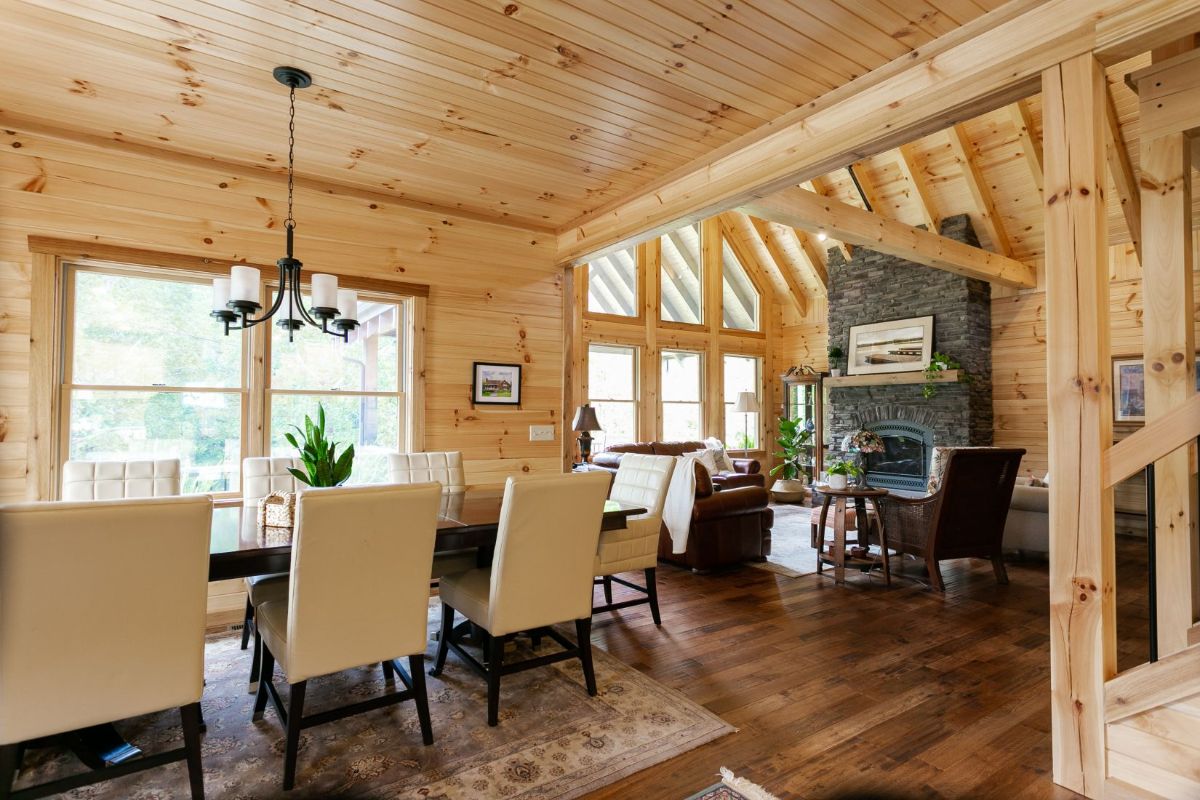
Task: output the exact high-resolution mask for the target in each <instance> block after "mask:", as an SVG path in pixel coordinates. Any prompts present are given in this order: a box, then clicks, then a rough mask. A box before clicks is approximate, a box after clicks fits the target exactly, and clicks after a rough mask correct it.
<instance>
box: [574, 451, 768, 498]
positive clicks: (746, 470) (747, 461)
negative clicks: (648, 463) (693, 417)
mask: <svg viewBox="0 0 1200 800" xmlns="http://www.w3.org/2000/svg"><path fill="white" fill-rule="evenodd" d="M703 449H704V442H631V443H629V444H614V445H612V446H611V447H609V448H607V449H606V450H604V452H602V453H597V454H596V455H594V456H593V457H592V464H593V466H597V467H603V468H604V469H607V470H609V471H610V472H616V471H617V467H618V466H620V464H621V456H622V455H624V454H625V453H644V454H646V455H652V456H681V455H683V454H684V453H694V452H695V451H697V450H703ZM729 460H730V461H732V462H733V472H729V471H725V472H718V473H717V474H716V475H713V476H712V483H713V485H715V486H718V487H720V489H719V491H723V490H725V489H737V488H740V487H742V486H758V487H762V488H765V487H766V485H767V478H766V476H765V475H763V474H762V464H760V463H759V462H758V461H756V460H755V459H753V458H733V457H732V456H730V459H729Z"/></svg>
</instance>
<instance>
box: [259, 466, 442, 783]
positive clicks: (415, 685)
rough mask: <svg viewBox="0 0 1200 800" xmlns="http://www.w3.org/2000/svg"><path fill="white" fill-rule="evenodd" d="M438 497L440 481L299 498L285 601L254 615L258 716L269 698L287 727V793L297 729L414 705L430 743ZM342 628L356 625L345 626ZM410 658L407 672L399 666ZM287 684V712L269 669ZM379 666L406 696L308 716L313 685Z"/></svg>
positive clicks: (331, 491)
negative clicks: (428, 666) (429, 655)
mask: <svg viewBox="0 0 1200 800" xmlns="http://www.w3.org/2000/svg"><path fill="white" fill-rule="evenodd" d="M440 502H441V491H440V489H439V488H438V485H437V484H436V483H426V484H415V485H411V486H395V485H376V486H359V487H354V488H334V489H309V490H307V491H305V492H304V494H302V495H300V499H299V501H298V505H297V511H296V532H295V536H294V537H293V540H292V580H291V585H290V588H289V590H288V593H287V597H285V598H284V599H282V600H268V601H267V602H265V603H263V604H261V605H259V606H258V608H257V609H256V616H257V620H258V624H257V626H256V629H255V636H256V637H257V638H261V640H262V671H261V673H260V674H261V679H260V681H259V685H258V696H257V697H256V698H255V701H254V718H255V719H260V718H261V717H262V714H263V711H264V710H265V709H266V706H267V700H268V698H269V699H270V700H271V701H272V702H273V703H274V705H275V709H276V711H277V712H278V713H279V717H280V719H281V720H283V721H284V724H285V726H286V728H287V735H286V737H285V740H286V746H285V748H284V762H283V788H284V789H285V790H286V789H291V788H292V786H293V785H294V784H295V780H296V751H297V748H298V746H299V742H300V731H301V730H302V729H303V728H307V727H311V726H313V725H318V724H321V723H322V722H328V721H332V720H334V719H340V718H342V717H345V716H348V715H350V714H357V713H360V712H363V711H370V710H372V709H376V708H380V707H382V706H384V705H389V704H392V703H398V702H400V701H402V700H414V701H415V704H416V707H417V718H418V720H419V721H420V725H421V738H422V740H423V741H424V742H425V744H432V743H433V729H432V727H431V725H430V722H429V703H428V700H427V697H426V694H425V673H424V663H425V645H426V640H427V636H428V618H429V583H428V575H429V562H430V561H431V560H432V559H433V543H434V537H435V536H436V535H437V519H438V507H439V505H440ZM347 620H353V622H352V623H349V624H348V623H347ZM401 656H408V665H409V670H410V671H411V673H410V672H409V671H405V669H404V668H403V667H402V666H401V665H400V663H399V661H397V660H396V659H398V658H399V657H401ZM276 662H278V663H279V665H280V666H281V667H283V671H284V673H285V674H286V675H287V681H288V684H289V686H290V693H289V697H288V705H287V709H286V710H285V709H284V706H283V701H282V699H281V698H280V696H279V691H278V689H276V687H275V684H274V683H273V682H272V680H271V679H272V676H273V674H274V670H275V663H276ZM376 662H383V665H384V676H385V678H386V679H387V682H388V683H391V681H392V678H393V676H394V675H399V676H400V679H401V681H402V682H403V683H404V685H405V687H406V688H405V690H404V691H401V692H392V693H391V694H387V695H384V696H383V697H375V698H371V699H368V700H363V701H361V702H358V703H354V704H352V705H349V706H346V707H344V708H341V709H336V710H330V711H322V712H321V713H319V714H316V715H313V716H311V717H307V718H306V717H304V716H303V714H304V695H305V687H306V686H307V682H308V680H309V678H315V677H318V676H320V675H330V674H332V673H335V672H340V671H342V670H344V669H349V668H351V667H357V666H361V665H364V664H372V663H376Z"/></svg>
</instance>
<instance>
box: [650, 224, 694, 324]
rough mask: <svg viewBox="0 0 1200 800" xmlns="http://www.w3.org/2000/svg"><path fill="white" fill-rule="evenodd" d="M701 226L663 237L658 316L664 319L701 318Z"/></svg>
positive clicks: (672, 320) (684, 319) (685, 319)
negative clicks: (660, 298)
mask: <svg viewBox="0 0 1200 800" xmlns="http://www.w3.org/2000/svg"><path fill="white" fill-rule="evenodd" d="M703 275H704V272H703V269H702V267H701V262H700V225H699V223H697V224H695V225H688V226H687V227H686V228H679V229H678V230H675V231H671V232H670V233H668V234H667V235H666V236H664V237H662V266H661V269H660V272H659V279H658V283H659V294H660V295H661V297H662V300H661V303H660V308H659V316H661V317H662V319H663V320H665V321H667V322H686V323H688V324H691V325H699V324H700V323H702V322H703V321H704V314H703V312H702V311H701V309H702V308H703V305H702V300H703V297H704V293H703V291H702V288H701V287H702V286H703Z"/></svg>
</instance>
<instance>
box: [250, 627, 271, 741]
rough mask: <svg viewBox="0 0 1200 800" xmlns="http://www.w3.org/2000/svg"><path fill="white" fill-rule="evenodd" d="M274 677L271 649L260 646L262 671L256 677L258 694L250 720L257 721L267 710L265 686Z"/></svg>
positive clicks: (255, 697)
mask: <svg viewBox="0 0 1200 800" xmlns="http://www.w3.org/2000/svg"><path fill="white" fill-rule="evenodd" d="M273 677H275V656H274V654H272V653H271V648H269V647H267V646H266V644H264V645H263V646H262V669H261V671H260V672H259V675H258V693H257V694H256V695H255V696H254V715H253V716H252V717H251V719H252V720H254V721H256V722H257V721H258V720H260V719H262V718H263V712H264V711H266V710H267V699H268V697H267V684H268V683H270V682H271V679H272V678H273Z"/></svg>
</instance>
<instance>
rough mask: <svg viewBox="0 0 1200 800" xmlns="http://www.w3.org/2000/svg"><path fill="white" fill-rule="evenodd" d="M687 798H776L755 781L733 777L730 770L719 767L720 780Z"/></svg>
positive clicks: (742, 799) (732, 799) (776, 799)
mask: <svg viewBox="0 0 1200 800" xmlns="http://www.w3.org/2000/svg"><path fill="white" fill-rule="evenodd" d="M687 800H778V798H776V797H775V795H773V794H771V793H770V792H768V791H767V790H766V789H764V788H762V787H761V786H759V785H758V784H756V783H751V782H750V781H748V780H746V779H745V778H738V777H735V776H734V774H733V773H732V772H730V771H729V770H727V769H725V768H724V767H722V768H721V782H720V783H714V784H713V785H712V786H709V787H708V788H707V789H702V790H701V791H699V792H696V793H695V794H694V795H692V796H691V797H689V798H687Z"/></svg>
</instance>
